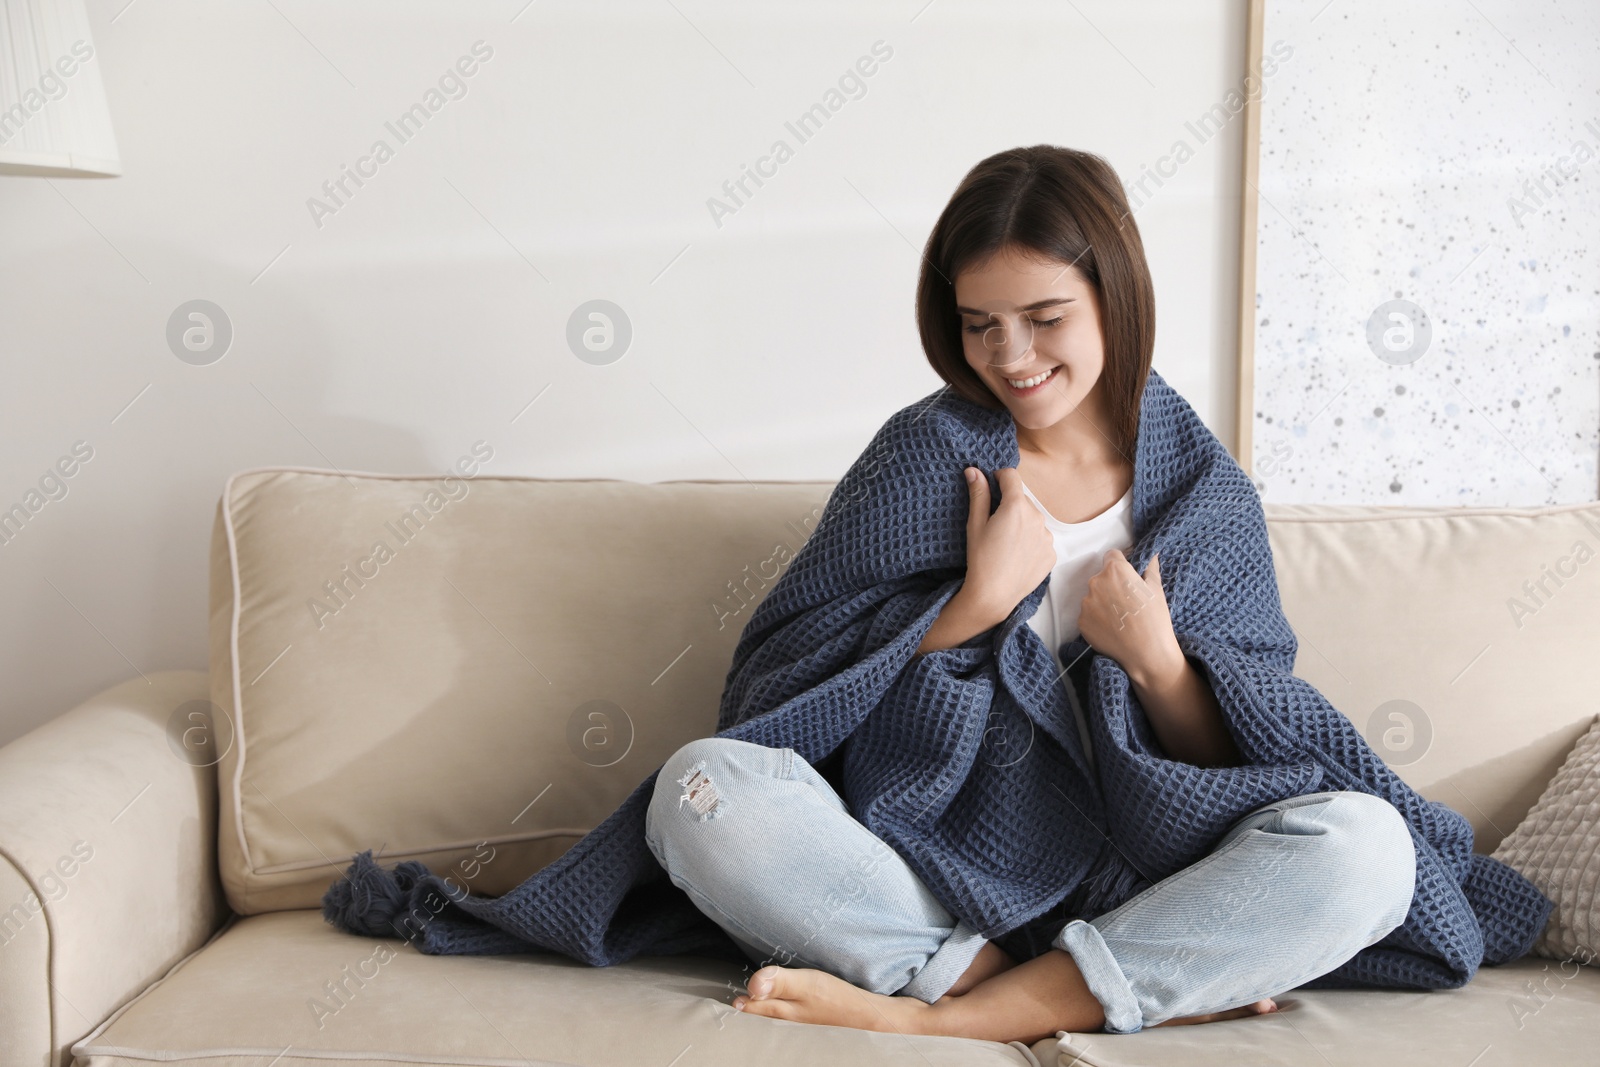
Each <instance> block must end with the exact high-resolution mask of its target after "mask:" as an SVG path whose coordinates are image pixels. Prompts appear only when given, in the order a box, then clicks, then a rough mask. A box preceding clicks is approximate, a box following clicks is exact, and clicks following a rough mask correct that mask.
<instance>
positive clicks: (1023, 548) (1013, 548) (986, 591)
mask: <svg viewBox="0 0 1600 1067" xmlns="http://www.w3.org/2000/svg"><path fill="white" fill-rule="evenodd" d="M994 473H995V479H996V480H997V481H998V482H999V483H1000V506H999V507H998V508H996V509H995V512H994V514H993V515H991V514H989V480H988V479H987V478H985V477H984V476H983V472H982V471H980V470H979V469H978V468H976V467H968V468H967V469H966V472H965V474H966V479H967V498H968V499H967V503H968V512H967V580H966V582H965V583H964V585H963V586H962V592H963V593H964V594H966V597H967V599H968V600H970V601H971V602H972V603H973V604H975V605H978V606H981V609H982V610H983V611H984V612H985V613H987V614H989V615H991V616H992V617H993V618H994V620H995V623H996V624H998V623H1000V622H1003V621H1004V620H1005V619H1006V618H1007V617H1008V616H1009V615H1010V614H1011V612H1012V611H1013V610H1014V609H1015V608H1016V606H1017V605H1018V604H1020V603H1021V602H1022V600H1023V598H1025V597H1026V596H1027V595H1028V594H1029V593H1031V592H1033V590H1034V588H1035V587H1036V586H1038V584H1039V583H1040V582H1042V581H1044V580H1045V578H1046V577H1048V576H1049V574H1050V572H1051V571H1052V570H1054V569H1055V566H1056V547H1055V538H1054V537H1052V536H1051V535H1050V531H1049V529H1048V528H1047V527H1046V526H1045V524H1044V515H1043V513H1042V512H1040V511H1039V509H1038V507H1036V506H1035V505H1034V503H1033V501H1031V500H1029V499H1028V498H1027V496H1026V495H1024V494H1023V492H1022V476H1021V475H1020V474H1018V473H1017V469H1016V468H1015V467H1001V468H999V469H998V470H996V471H995V472H994Z"/></svg>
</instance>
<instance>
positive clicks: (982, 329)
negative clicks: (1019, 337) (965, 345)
mask: <svg viewBox="0 0 1600 1067" xmlns="http://www.w3.org/2000/svg"><path fill="white" fill-rule="evenodd" d="M1064 318H1066V316H1065V315H1057V316H1056V317H1055V318H1053V319H1030V320H1028V321H1030V322H1032V323H1033V324H1034V325H1035V326H1043V327H1045V328H1047V329H1048V328H1049V327H1051V326H1056V325H1059V324H1060V322H1061V320H1062V319H1064ZM997 325H999V324H998V323H987V322H985V323H979V324H978V325H976V326H968V327H967V328H966V330H967V332H968V333H987V332H988V331H990V330H992V329H994V328H995V326H997Z"/></svg>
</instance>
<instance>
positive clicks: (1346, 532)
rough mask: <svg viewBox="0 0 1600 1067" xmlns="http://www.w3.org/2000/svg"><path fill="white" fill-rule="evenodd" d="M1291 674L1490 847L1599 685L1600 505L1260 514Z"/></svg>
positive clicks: (1270, 510)
mask: <svg viewBox="0 0 1600 1067" xmlns="http://www.w3.org/2000/svg"><path fill="white" fill-rule="evenodd" d="M1265 511H1266V515H1267V527H1268V531H1269V534H1270V537H1271V541H1272V552H1273V559H1274V563H1275V565H1276V567H1277V573H1278V586H1279V590H1280V592H1281V594H1282V597H1283V604H1284V611H1285V613H1286V614H1287V615H1288V617H1289V622H1290V624H1291V625H1292V626H1293V627H1294V632H1295V636H1296V637H1298V638H1299V641H1300V647H1299V655H1298V656H1297V658H1296V660H1295V674H1296V675H1298V676H1299V677H1301V678H1304V679H1306V680H1307V681H1309V682H1311V683H1312V684H1313V685H1315V686H1316V687H1317V688H1318V689H1320V690H1321V691H1322V693H1323V694H1324V695H1325V696H1326V697H1327V698H1328V700H1329V701H1330V702H1331V703H1332V704H1333V706H1334V707H1336V708H1338V709H1339V710H1340V711H1341V712H1343V713H1344V714H1345V715H1346V716H1347V717H1348V718H1350V719H1351V721H1352V722H1354V723H1355V725H1356V726H1357V727H1358V728H1360V729H1361V731H1362V733H1363V734H1364V735H1365V737H1366V738H1367V741H1368V742H1369V743H1370V744H1371V745H1372V746H1373V748H1374V749H1376V750H1377V751H1378V753H1379V754H1380V755H1382V756H1383V757H1384V759H1385V760H1386V761H1388V763H1389V764H1390V766H1392V767H1393V768H1394V769H1395V771H1396V772H1397V773H1398V774H1399V775H1400V776H1401V777H1402V778H1403V779H1405V781H1406V782H1407V783H1408V784H1410V785H1411V786H1412V787H1413V788H1415V789H1416V790H1417V791H1418V792H1420V793H1422V795H1423V796H1425V797H1427V798H1428V799H1430V800H1436V801H1440V802H1442V803H1444V804H1446V805H1448V806H1450V807H1451V808H1454V809H1455V810H1457V811H1459V812H1461V813H1462V814H1463V815H1465V816H1466V817H1467V819H1468V820H1469V821H1470V822H1471V823H1472V826H1473V830H1474V831H1475V847H1476V850H1477V851H1479V852H1483V853H1489V852H1492V851H1493V850H1494V848H1495V846H1496V845H1498V844H1499V843H1500V840H1501V838H1503V837H1504V836H1505V835H1506V833H1508V832H1509V831H1510V830H1511V828H1512V827H1514V826H1516V825H1517V823H1519V822H1521V821H1522V818H1523V816H1524V815H1526V814H1527V812H1528V809H1529V808H1531V807H1532V806H1533V802H1534V801H1535V800H1537V799H1538V797H1539V794H1540V793H1541V792H1542V791H1543V789H1544V786H1545V783H1546V782H1548V781H1549V780H1550V777H1551V775H1553V774H1554V773H1555V771H1556V768H1557V767H1559V766H1560V765H1561V761H1562V760H1563V759H1565V758H1566V755H1567V753H1568V752H1569V751H1571V749H1572V746H1573V744H1574V743H1575V742H1576V741H1577V739H1578V736H1579V735H1580V734H1582V733H1583V731H1584V730H1585V729H1586V728H1587V726H1588V724H1589V721H1590V720H1591V719H1592V718H1593V716H1594V713H1595V705H1594V694H1596V693H1600V656H1596V655H1595V654H1594V653H1595V650H1594V641H1595V635H1596V634H1600V503H1587V504H1574V505H1558V506H1552V507H1544V508H1396V507H1364V506H1345V505H1340V506H1333V505H1310V504H1297V505H1287V504H1269V505H1267V506H1266V508H1265Z"/></svg>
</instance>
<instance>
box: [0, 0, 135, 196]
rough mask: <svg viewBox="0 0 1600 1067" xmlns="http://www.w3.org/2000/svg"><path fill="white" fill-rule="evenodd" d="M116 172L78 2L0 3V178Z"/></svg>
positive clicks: (118, 166) (107, 117) (102, 94)
mask: <svg viewBox="0 0 1600 1067" xmlns="http://www.w3.org/2000/svg"><path fill="white" fill-rule="evenodd" d="M121 173H122V163H121V161H120V160H119V159H118V158H117V138H116V136H115V135H114V134H113V133H112V132H111V112H110V110H109V109H108V108H107V107H106V90H105V85H104V84H103V83H102V82H101V80H100V61H99V57H98V56H97V55H96V53H95V50H94V40H93V38H91V37H90V35H89V15H88V13H87V12H86V11H84V9H83V0H0V174H32V175H41V176H44V177H60V178H110V177H115V176H116V175H118V174H121Z"/></svg>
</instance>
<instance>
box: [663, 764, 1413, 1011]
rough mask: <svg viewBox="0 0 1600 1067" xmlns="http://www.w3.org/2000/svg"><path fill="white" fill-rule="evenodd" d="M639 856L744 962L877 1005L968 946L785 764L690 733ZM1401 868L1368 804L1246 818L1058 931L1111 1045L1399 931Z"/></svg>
mask: <svg viewBox="0 0 1600 1067" xmlns="http://www.w3.org/2000/svg"><path fill="white" fill-rule="evenodd" d="M645 840H646V842H647V843H648V844H649V846H650V850H651V852H653V853H654V854H655V857H656V859H657V861H658V862H660V864H661V866H662V867H663V868H664V869H665V870H666V871H667V874H668V875H669V877H671V879H672V882H673V884H674V885H676V886H678V887H679V888H680V889H682V890H683V891H684V892H685V893H687V894H688V896H689V898H690V899H691V900H692V901H693V902H694V904H695V905H696V906H697V907H698V908H699V909H700V910H701V911H703V912H704V913H705V914H706V915H708V916H709V917H710V918H711V919H712V920H714V921H715V922H716V923H717V925H719V926H721V927H722V929H723V930H725V931H727V933H728V934H729V936H730V937H732V938H733V939H734V941H735V942H737V943H738V944H739V946H740V948H741V949H742V950H743V951H744V952H745V954H746V955H747V956H749V957H750V959H751V961H752V962H754V963H755V964H757V966H764V965H766V964H769V963H776V964H779V965H783V966H798V967H813V968H816V969H818V970H823V971H827V972H829V973H830V974H834V975H837V976H838V977H840V978H843V979H845V980H846V981H848V982H850V983H852V984H853V985H856V986H859V987H861V988H862V989H867V990H870V991H872V992H875V993H883V994H898V995H903V996H911V997H915V998H917V999H918V1000H921V1001H925V1002H927V1003H929V1004H931V1003H933V1002H934V1001H936V1000H938V999H939V998H940V997H942V996H944V995H945V994H946V993H947V992H948V991H949V989H950V987H951V986H952V985H954V984H955V982H956V980H957V979H958V978H960V977H961V975H962V973H963V972H965V971H966V969H967V967H968V966H969V965H970V964H971V963H972V961H973V959H974V958H975V957H976V956H977V954H978V950H979V949H981V948H982V947H983V945H984V942H985V940H986V939H985V938H984V937H983V935H982V934H980V933H979V932H978V931H977V930H974V929H973V928H971V927H970V926H968V925H967V924H966V923H965V922H964V921H962V920H959V919H957V918H955V917H954V916H952V915H951V914H950V913H949V912H947V911H946V910H945V909H944V907H943V906H942V905H941V904H940V903H939V902H938V900H937V899H935V898H934V896H933V894H932V893H930V892H929V891H928V888H927V887H926V886H925V885H923V883H922V881H921V879H919V878H918V877H917V876H916V875H915V874H914V873H913V872H912V870H911V869H910V867H908V866H907V865H906V864H905V862H904V861H903V860H902V859H901V858H900V857H899V855H898V854H896V853H895V851H894V850H893V849H891V848H890V847H889V846H888V845H887V844H885V843H884V842H883V841H882V840H881V839H879V838H878V837H877V836H876V835H874V834H873V833H872V832H871V831H869V830H868V829H867V828H866V827H865V826H863V825H861V824H860V823H859V822H857V821H856V820H855V819H854V818H853V817H852V816H851V815H850V812H849V809H848V808H847V807H846V805H845V803H844V801H843V800H842V799H841V798H840V797H839V795H838V793H836V792H835V791H834V789H833V787H832V786H830V785H829V784H828V782H827V780H826V779H824V778H823V777H822V775H820V774H818V773H817V771H816V769H815V768H813V767H812V766H811V765H810V764H809V763H807V762H806V761H805V760H804V759H802V758H801V757H800V756H799V755H798V754H796V753H795V751H794V750H793V749H788V748H782V749H775V748H767V747H765V746H763V745H755V744H751V743H750V742H747V741H737V740H733V739H731V738H721V737H706V738H701V739H699V740H696V741H691V742H690V743H689V744H687V745H684V746H683V747H682V748H680V749H679V750H678V751H677V752H675V753H674V754H673V755H672V756H671V758H669V759H668V760H667V761H666V763H665V765H664V766H663V767H662V770H661V773H660V776H659V777H658V778H657V780H656V788H655V793H654V795H653V796H652V798H651V803H650V807H649V810H648V812H647V814H646V817H645ZM1415 876H1416V852H1415V850H1414V848H1413V845H1412V842H1411V832H1410V830H1409V828H1408V827H1407V826H1406V822H1405V820H1404V818H1403V817H1402V816H1401V815H1400V813H1399V812H1398V811H1397V810H1395V808H1394V806H1393V805H1391V804H1390V803H1389V802H1388V801H1386V800H1383V799H1382V798H1379V797H1374V796H1371V795H1369V794H1367V793H1360V792H1349V791H1338V792H1327V793H1309V794H1306V795H1305V796H1298V797H1292V798H1290V799H1288V800H1283V801H1280V802H1278V803H1274V804H1268V805H1265V806H1263V807H1260V808H1257V809H1256V810H1255V811H1253V812H1250V813H1249V814H1247V815H1245V816H1244V817H1243V818H1241V819H1239V820H1238V821H1237V822H1236V823H1234V824H1233V826H1231V827H1230V828H1229V829H1228V831H1227V833H1226V834H1224V835H1223V836H1222V838H1221V839H1220V840H1219V841H1218V842H1217V844H1216V845H1215V846H1214V847H1213V848H1212V850H1211V851H1210V852H1209V853H1207V854H1206V855H1205V856H1203V857H1201V858H1200V859H1199V860H1198V861H1196V862H1195V863H1194V864H1192V865H1190V866H1188V867H1186V868H1184V869H1183V870H1181V871H1178V872H1177V873H1175V874H1173V875H1171V876H1170V877H1168V878H1165V879H1163V880H1162V881H1160V882H1157V883H1156V884H1155V885H1152V886H1151V887H1149V888H1148V889H1146V890H1145V891H1144V892H1142V893H1140V894H1138V895H1137V896H1135V897H1133V898H1132V899H1131V900H1128V901H1127V902H1125V903H1124V904H1122V905H1121V906H1120V907H1118V908H1116V909H1114V910H1112V911H1109V912H1107V913H1106V914H1104V915H1101V916H1098V917H1096V918H1095V919H1093V920H1091V921H1089V922H1085V921H1083V920H1081V919H1074V920H1072V921H1071V922H1069V923H1067V924H1066V926H1064V927H1063V928H1062V930H1061V932H1060V933H1059V934H1058V935H1057V936H1056V938H1055V939H1054V940H1053V941H1052V942H1051V944H1052V945H1053V946H1054V947H1055V948H1058V949H1061V950H1063V951H1065V952H1067V953H1069V954H1070V955H1071V956H1072V958H1073V960H1074V961H1075V962H1076V963H1077V965H1078V969H1079V971H1080V972H1082V974H1083V977H1084V980H1085V981H1086V982H1087V983H1088V986H1089V990H1090V991H1091V992H1092V993H1093V994H1094V995H1095V997H1096V999H1098V1000H1099V1001H1100V1004H1101V1007H1102V1008H1103V1009H1104V1013H1105V1029H1106V1030H1107V1031H1108V1032H1110V1033H1133V1032H1135V1031H1137V1030H1139V1029H1141V1028H1143V1027H1146V1026H1154V1025H1156V1024H1157V1023H1160V1022H1164V1021H1166V1020H1167V1019H1172V1018H1178V1017H1181V1016H1186V1015H1198V1014H1201V1013H1205V1012H1214V1011H1224V1010H1226V1009H1228V1008H1235V1007H1239V1006H1241V1005H1245V1004H1250V1003H1252V1002H1254V1001H1257V1000H1260V999H1262V998H1263V997H1270V996H1276V995H1278V994H1281V993H1283V992H1285V991H1287V990H1290V989H1293V988H1294V987H1296V986H1298V985H1300V984H1302V983H1304V982H1308V981H1310V980H1311V979H1313V978H1316V977H1317V976H1319V975H1322V974H1326V973H1327V972H1329V971H1331V970H1333V969H1334V968H1335V967H1338V966H1339V965H1340V964H1342V963H1344V962H1345V961H1346V960H1348V959H1350V958H1351V957H1352V956H1354V955H1355V954H1356V953H1357V952H1359V951H1361V949H1363V948H1365V947H1366V946H1368V945H1371V944H1373V943H1375V942H1376V941H1378V940H1379V939H1381V938H1382V937H1383V936H1384V935H1385V934H1387V933H1388V932H1389V931H1390V930H1393V929H1394V928H1395V927H1397V926H1399V925H1400V923H1401V922H1403V921H1404V920H1405V916H1406V912H1407V911H1409V910H1410V907H1411V894H1412V889H1413V886H1414V881H1415Z"/></svg>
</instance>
